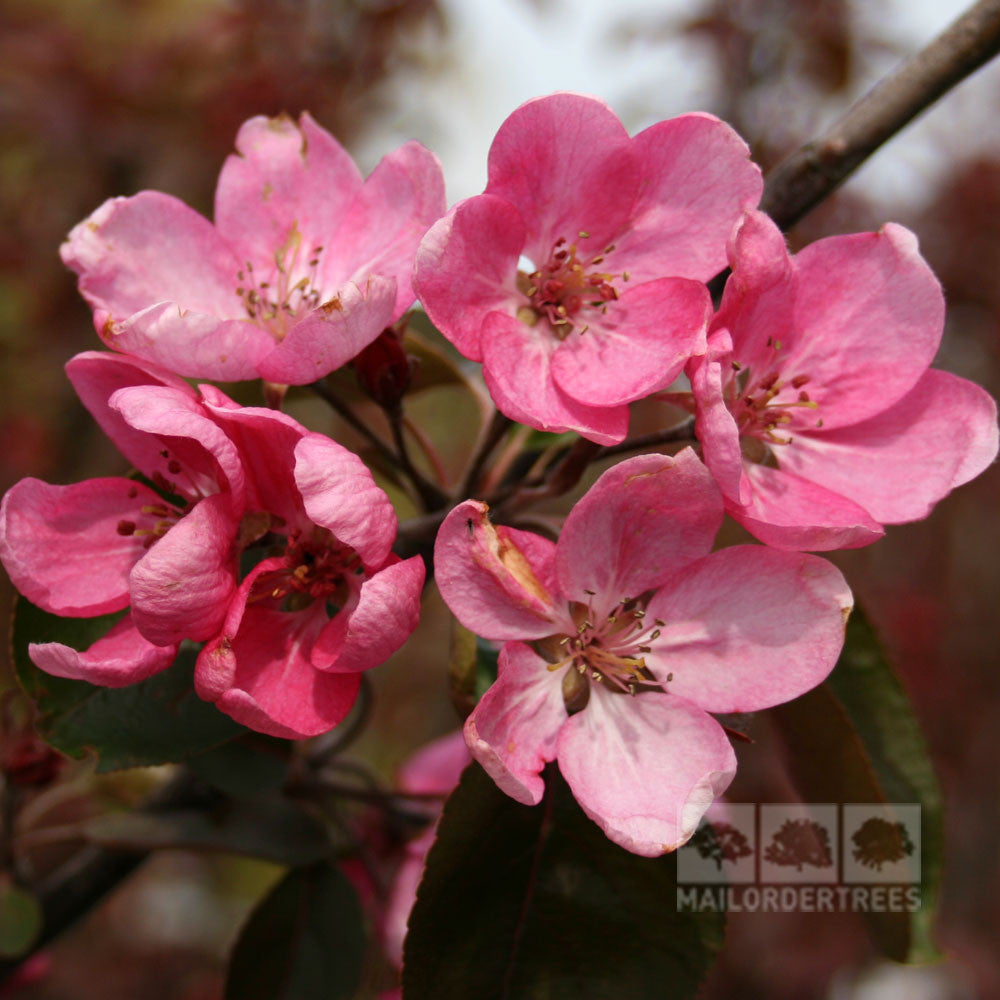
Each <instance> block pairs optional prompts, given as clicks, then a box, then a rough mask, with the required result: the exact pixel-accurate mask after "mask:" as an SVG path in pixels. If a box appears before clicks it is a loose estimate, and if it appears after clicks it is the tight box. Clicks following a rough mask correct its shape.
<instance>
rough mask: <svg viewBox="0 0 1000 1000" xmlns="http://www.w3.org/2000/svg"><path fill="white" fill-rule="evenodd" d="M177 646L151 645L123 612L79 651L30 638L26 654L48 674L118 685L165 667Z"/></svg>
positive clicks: (172, 659) (104, 684) (132, 682)
mask: <svg viewBox="0 0 1000 1000" xmlns="http://www.w3.org/2000/svg"><path fill="white" fill-rule="evenodd" d="M177 648H178V647H177V646H154V645H153V644H152V643H151V642H149V641H148V640H146V639H145V638H144V637H143V636H142V635H141V634H140V633H139V631H138V630H137V629H136V627H135V625H134V624H133V623H132V619H131V618H130V617H129V616H126V617H125V618H123V619H122V620H121V621H120V622H118V623H117V624H116V625H114V626H113V627H112V628H111V630H110V631H109V632H108V634H107V635H106V636H104V637H103V638H101V639H98V640H97V641H96V642H95V643H94V644H93V645H92V646H90V648H89V649H86V650H83V651H82V652H80V651H78V650H75V649H71V648H70V647H69V646H64V645H63V644H62V643H59V642H32V643H29V645H28V655H29V656H30V657H31V662H32V663H34V664H35V666H36V667H38V669H39V670H44V671H45V672H46V673H47V674H53V675H54V676H56V677H69V678H71V679H72V680H78V681H87V682H88V683H90V684H97V685H99V686H101V687H112V688H117V687H125V686H126V685H127V684H136V683H137V682H138V681H143V680H145V679H146V678H147V677H152V676H153V674H158V673H159V672H160V671H161V670H166V669H167V667H169V666H170V665H171V664H172V663H173V662H174V659H175V658H176V656H177Z"/></svg>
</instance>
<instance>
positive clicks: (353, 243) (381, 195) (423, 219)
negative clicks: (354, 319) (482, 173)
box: [321, 142, 446, 320]
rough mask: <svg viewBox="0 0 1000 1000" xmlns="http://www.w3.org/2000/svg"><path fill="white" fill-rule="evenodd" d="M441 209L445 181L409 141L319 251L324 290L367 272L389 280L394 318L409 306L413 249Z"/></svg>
mask: <svg viewBox="0 0 1000 1000" xmlns="http://www.w3.org/2000/svg"><path fill="white" fill-rule="evenodd" d="M445 209H446V204H445V198H444V177H443V175H442V173H441V164H440V163H439V162H438V159H437V157H436V156H435V155H434V154H433V153H432V152H430V151H429V150H427V149H425V148H424V147H423V146H421V145H420V143H419V142H408V143H406V144H404V145H403V146H400V148H399V149H397V150H394V151H393V152H391V153H389V154H388V155H386V156H384V157H383V158H382V159H381V161H379V164H378V166H376V167H375V169H374V170H373V171H372V173H371V176H370V177H369V178H368V179H367V180H366V181H365V183H364V187H362V189H361V190H360V191H359V192H358V194H357V196H356V198H355V199H354V203H353V204H352V205H351V207H350V210H349V211H348V213H347V216H346V217H345V219H344V221H343V223H342V224H341V226H340V228H339V229H338V231H337V236H336V239H335V240H334V241H333V242H332V244H331V245H330V246H329V247H328V248H327V249H326V250H325V251H324V254H323V257H322V259H321V266H322V268H323V274H322V284H323V287H325V288H331V287H336V286H337V285H341V284H343V283H344V282H345V281H353V282H355V283H356V284H358V285H364V283H365V282H366V281H367V280H368V276H369V275H371V274H379V275H383V276H385V277H389V278H394V279H395V280H396V303H395V306H394V308H393V312H392V318H391V319H392V320H395V319H397V318H398V317H399V316H401V315H402V314H403V313H404V312H405V311H406V310H407V309H408V308H409V307H410V306H411V305H412V304H413V298H414V292H413V285H412V283H411V276H412V273H413V262H414V257H415V256H416V252H417V246H418V244H419V243H420V240H421V237H422V236H423V235H424V233H425V232H427V229H428V227H429V226H430V225H431V224H432V223H434V222H436V221H437V220H438V219H439V218H441V216H442V215H444V213H445Z"/></svg>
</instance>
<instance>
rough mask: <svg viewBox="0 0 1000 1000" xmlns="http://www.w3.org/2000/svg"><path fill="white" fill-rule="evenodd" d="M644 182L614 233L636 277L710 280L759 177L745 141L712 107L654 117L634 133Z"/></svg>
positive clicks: (757, 189) (753, 199) (755, 195)
mask: <svg viewBox="0 0 1000 1000" xmlns="http://www.w3.org/2000/svg"><path fill="white" fill-rule="evenodd" d="M632 148H633V149H634V150H635V152H636V154H637V156H638V158H639V162H640V163H641V164H642V178H643V184H642V187H641V194H640V196H639V199H638V201H637V203H636V206H635V210H634V215H633V218H632V220H631V221H630V222H629V225H628V228H627V229H626V230H625V232H624V233H622V234H621V235H620V236H619V237H618V239H617V240H616V241H615V242H616V244H617V251H616V255H620V256H621V258H622V259H625V258H626V257H627V259H628V270H629V271H630V272H631V274H632V277H633V280H635V281H650V280H652V279H653V278H661V277H663V276H664V275H674V276H677V277H681V278H694V279H695V280H698V281H708V279H709V278H711V277H712V276H713V275H714V274H716V273H717V272H719V271H721V270H722V268H723V267H724V266H725V264H726V244H727V241H728V239H729V235H730V233H731V232H732V229H733V226H734V225H735V224H736V222H737V220H738V219H739V218H740V216H741V215H742V213H743V212H744V211H746V210H748V209H752V208H754V207H756V205H757V202H758V201H759V200H760V194H761V190H762V188H763V181H762V179H761V173H760V168H759V167H758V166H757V165H756V164H755V163H752V162H751V161H750V149H749V147H748V146H747V144H746V143H745V142H744V141H743V140H742V139H741V138H740V137H739V136H738V135H737V134H736V132H734V131H733V129H731V128H730V127H729V126H728V125H726V124H725V123H724V122H721V121H719V120H718V119H717V118H715V117H713V116H712V115H707V114H700V113H699V114H687V115H681V116H680V117H678V118H671V119H670V120H668V121H663V122H658V123H657V124H656V125H652V126H650V127H649V128H647V129H646V130H645V131H643V132H640V133H639V134H638V135H637V136H636V137H635V138H634V139H633V140H632Z"/></svg>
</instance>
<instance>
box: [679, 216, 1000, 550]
mask: <svg viewBox="0 0 1000 1000" xmlns="http://www.w3.org/2000/svg"><path fill="white" fill-rule="evenodd" d="M730 263H731V265H732V268H733V274H732V276H731V278H730V279H729V282H728V283H727V285H726V291H725V294H724V296H723V300H722V306H721V308H720V310H719V313H718V315H717V316H716V318H715V320H714V322H713V324H712V327H711V330H710V333H709V351H708V353H707V355H706V356H704V357H702V358H696V359H694V360H693V361H692V362H691V365H690V367H689V374H690V378H691V385H692V389H693V392H694V400H695V405H696V413H697V419H696V431H697V435H698V438H699V439H700V441H701V443H702V447H703V450H704V457H705V462H706V464H707V465H708V468H709V469H710V470H711V472H712V474H713V475H714V476H715V478H716V481H717V482H718V484H719V486H720V488H721V490H722V493H723V496H724V498H725V505H726V510H727V511H728V512H729V513H730V514H731V515H732V516H733V517H734V518H736V520H738V521H739V522H740V523H741V524H743V525H744V526H745V527H746V528H747V530H749V531H750V532H752V533H753V534H754V535H756V536H757V537H758V538H759V539H761V541H764V542H767V543H768V544H769V545H776V546H779V547H781V548H789V549H817V550H822V549H835V548H854V547H857V546H860V545H867V544H868V543H870V542H872V541H874V540H875V539H876V538H878V537H880V536H881V535H882V534H883V528H882V525H883V524H898V523H900V522H904V521H913V520H916V519H918V518H922V517H926V516H927V514H928V513H930V510H931V508H932V507H933V505H934V504H935V503H936V502H937V501H938V500H940V499H941V498H942V497H944V496H945V495H946V494H947V493H949V492H950V491H951V490H952V489H954V487H956V486H959V485H961V484H962V483H965V482H967V481H968V480H970V479H972V478H973V477H974V476H976V475H978V474H979V473H980V472H982V470H983V469H984V468H985V467H986V466H987V465H988V464H989V463H990V462H991V461H992V460H993V459H994V457H995V456H996V453H997V423H996V404H995V403H994V401H993V400H992V399H991V398H990V396H989V395H988V394H987V393H986V392H984V391H983V390H982V389H981V388H979V386H977V385H974V384H973V383H972V382H968V381H966V380H965V379H962V378H959V377H958V376H956V375H951V374H949V373H947V372H942V371H935V370H933V369H930V368H929V365H930V363H931V361H932V360H933V358H934V355H935V353H936V352H937V349H938V345H939V344H940V342H941V332H942V327H943V323H944V299H943V296H942V294H941V289H940V286H939V285H938V282H937V280H936V279H935V277H934V275H933V273H932V272H931V270H930V268H929V267H928V266H927V264H926V262H925V261H924V260H923V258H922V257H921V256H920V254H919V252H918V250H917V241H916V238H915V237H914V235H913V234H912V233H910V232H909V231H907V230H906V229H904V228H902V227H901V226H897V225H893V224H891V223H890V224H888V225H886V226H884V227H883V228H882V229H881V230H880V231H879V232H877V233H857V234H854V235H851V236H834V237H830V238H829V239H824V240H819V241H818V242H816V243H813V244H811V245H810V246H808V247H806V248H805V249H804V250H803V251H801V253H799V254H797V255H796V256H795V257H790V256H789V254H788V251H787V250H786V248H785V243H784V239H783V238H782V236H781V233H780V232H779V231H778V229H777V227H776V226H775V225H774V223H773V222H771V221H770V219H768V218H767V216H765V215H763V214H762V213H759V212H754V213H750V214H748V215H747V217H746V219H745V220H744V221H743V223H742V225H741V227H740V228H739V230H738V232H737V234H736V235H735V237H734V239H733V242H732V246H731V249H730Z"/></svg>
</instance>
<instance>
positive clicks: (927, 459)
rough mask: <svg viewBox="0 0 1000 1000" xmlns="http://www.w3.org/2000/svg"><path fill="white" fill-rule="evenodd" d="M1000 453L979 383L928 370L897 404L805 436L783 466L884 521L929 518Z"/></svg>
mask: <svg viewBox="0 0 1000 1000" xmlns="http://www.w3.org/2000/svg"><path fill="white" fill-rule="evenodd" d="M996 454H997V408H996V403H995V402H994V400H993V398H992V397H991V396H990V395H989V393H987V392H986V391H985V390H984V389H981V388H980V387H979V386H978V385H976V384H975V383H973V382H969V381H967V380H966V379H963V378H959V377H958V376H957V375H951V374H949V373H948V372H943V371H935V370H933V369H931V370H928V371H927V372H925V373H924V375H923V376H922V377H921V379H920V381H919V382H917V384H916V385H915V386H914V387H913V389H911V390H910V392H908V393H907V394H906V395H905V396H904V397H903V398H902V399H901V400H899V402H898V403H895V404H894V405H893V406H890V407H889V409H887V410H884V411H883V412H882V413H879V414H877V415H876V416H874V417H871V418H869V419H868V420H865V421H863V422H861V423H859V424H853V425H851V426H850V427H838V428H833V429H832V430H829V431H827V430H824V431H822V432H815V433H811V434H810V433H807V434H799V435H797V436H796V438H795V440H794V442H793V443H792V444H791V445H789V446H788V447H787V448H786V449H784V450H783V451H782V454H781V460H782V461H781V466H782V468H783V469H785V470H786V471H788V472H792V473H794V474H795V475H797V476H800V477H801V478H803V479H807V480H810V481H811V482H814V483H817V484H819V485H820V486H822V487H824V488H826V489H828V490H830V491H831V492H834V493H839V494H842V495H843V496H846V497H849V498H850V499H851V500H853V501H855V502H856V503H858V504H860V505H861V506H862V507H864V508H865V509H866V510H867V511H868V513H869V514H871V516H872V517H873V518H874V519H875V520H876V521H880V522H882V523H883V524H898V523H900V522H903V521H914V520H917V519H918V518H922V517H926V516H927V515H928V514H929V513H930V511H931V509H932V508H933V506H934V504H935V503H937V501H938V500H940V499H941V498H942V497H944V496H946V495H947V494H948V493H950V492H951V491H952V490H953V489H954V488H955V487H956V486H961V485H962V483H966V482H968V481H969V480H970V479H973V478H974V477H975V476H978V475H979V473H980V472H982V471H983V469H985V468H986V466H987V465H989V464H990V462H992V461H993V460H994V459H995V458H996Z"/></svg>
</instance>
